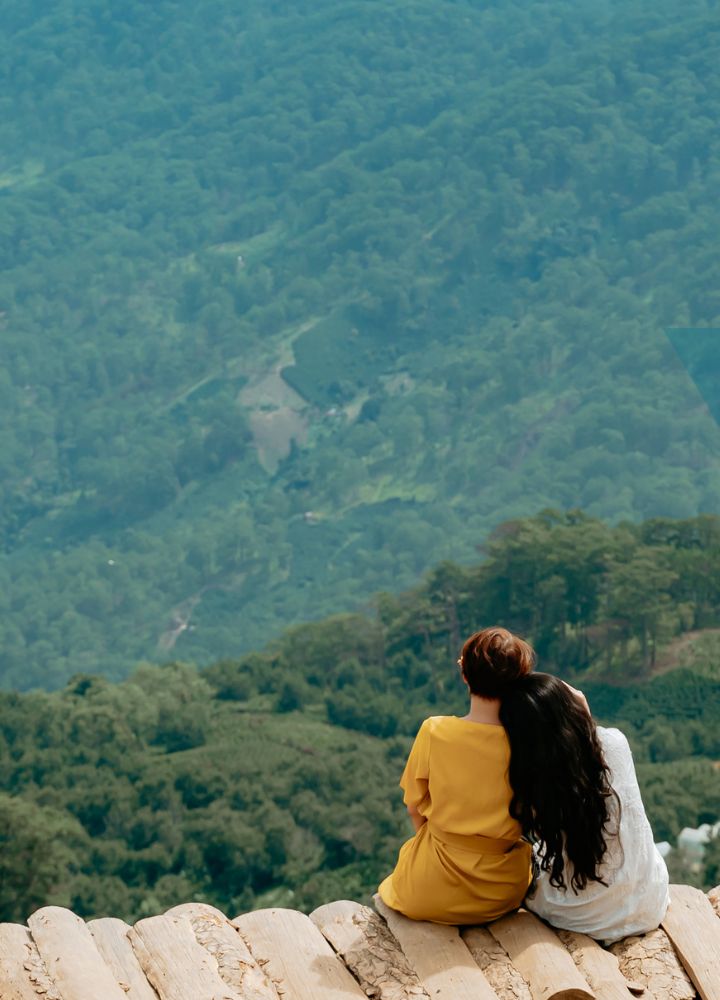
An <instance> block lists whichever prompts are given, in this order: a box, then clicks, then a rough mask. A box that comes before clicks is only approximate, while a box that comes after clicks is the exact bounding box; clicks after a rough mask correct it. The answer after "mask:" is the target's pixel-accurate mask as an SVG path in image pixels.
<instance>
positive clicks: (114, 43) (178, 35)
mask: <svg viewBox="0 0 720 1000" xmlns="http://www.w3.org/2000/svg"><path fill="white" fill-rule="evenodd" d="M0 21H1V23H2V28H3V30H2V32H0V82H1V90H0V95H1V96H0V104H1V105H2V114H0V150H2V153H1V154H0V234H2V238H1V239H0V341H1V344H2V347H1V350H2V364H1V365H0V650H1V656H2V673H1V677H0V683H1V684H2V686H3V687H4V688H6V689H16V690H28V689H32V688H44V689H59V690H60V691H61V692H62V693H61V694H59V695H58V698H60V699H64V701H62V703H63V704H65V703H68V704H72V705H75V704H76V701H77V705H78V712H80V710H81V709H82V712H85V710H86V709H87V708H88V706H91V705H96V704H97V705H98V706H99V705H100V704H105V702H104V701H103V699H111V698H119V699H124V698H126V697H127V698H130V697H131V695H133V692H136V691H137V690H138V684H139V683H140V681H139V680H138V679H137V676H136V675H133V676H135V677H136V679H135V680H133V681H131V682H130V683H129V685H128V686H127V687H120V688H117V689H116V688H104V687H102V686H101V687H99V688H98V689H97V691H96V689H95V687H94V686H91V689H89V691H88V694H87V695H86V696H84V697H83V698H80V697H79V696H78V695H75V694H72V693H71V691H70V689H68V688H67V687H66V684H67V683H68V681H69V679H70V678H71V677H73V676H74V675H76V674H77V673H78V672H80V673H84V674H93V675H94V674H102V675H104V676H105V677H107V678H109V679H111V680H120V679H122V678H124V677H127V676H128V674H129V673H130V672H131V670H132V669H133V666H134V665H135V664H137V663H138V662H139V661H146V662H163V661H168V660H179V661H182V662H193V663H197V664H200V665H208V664H210V663H217V661H221V660H223V659H225V660H229V661H233V662H235V661H237V659H238V657H243V656H244V655H245V654H246V653H249V651H251V650H254V649H255V650H256V649H262V648H264V647H265V646H266V644H267V643H268V642H269V641H271V640H275V639H277V637H278V636H280V635H283V634H285V635H287V634H288V633H286V632H285V631H284V630H285V629H286V628H287V627H289V626H292V625H293V624H294V623H300V622H306V621H309V620H311V619H314V620H321V619H324V618H326V617H327V616H328V615H332V614H335V613H339V612H353V613H357V614H359V615H361V616H362V615H365V614H370V613H371V610H372V609H371V600H370V596H369V595H372V594H374V593H378V592H381V591H386V592H389V593H395V594H397V593H399V592H400V591H402V590H403V588H407V587H410V586H413V585H414V584H415V583H416V582H417V580H418V579H419V578H420V577H421V576H422V574H423V573H425V572H426V571H428V570H429V569H430V568H431V567H432V566H435V565H438V564H440V563H442V562H443V561H445V560H450V561H452V562H453V563H455V564H457V566H465V567H470V566H472V565H473V564H474V562H475V561H476V560H477V558H478V551H477V546H478V545H480V544H482V542H483V539H485V538H486V537H487V535H488V533H489V532H491V531H493V529H496V528H497V526H498V525H499V524H500V523H501V522H504V521H507V520H509V519H513V518H523V517H528V516H530V515H533V514H535V513H536V512H537V511H539V510H542V509H543V508H558V509H562V510H566V509H574V508H582V509H583V510H585V511H586V512H587V514H588V515H589V516H590V517H593V518H602V519H604V520H606V521H607V522H608V523H610V524H614V525H622V524H625V523H627V524H636V525H638V524H640V523H641V522H642V521H643V520H647V519H648V518H655V517H663V518H676V519H685V520H687V519H692V518H695V517H696V516H697V515H700V514H712V513H717V512H719V511H720V461H719V459H718V446H719V444H720V430H719V429H718V427H717V425H716V423H715V422H714V420H713V418H712V415H711V413H710V412H709V410H708V409H707V407H706V406H705V404H704V402H703V399H702V396H701V395H700V393H699V392H698V390H697V388H696V386H695V384H694V383H693V380H692V378H691V377H690V376H689V375H688V374H687V372H686V370H685V368H684V366H683V364H682V362H681V360H680V359H679V358H678V357H677V355H676V353H675V350H674V348H673V346H672V343H671V341H670V339H669V337H668V335H667V331H668V330H669V329H671V328H676V327H680V328H709V327H712V326H716V327H717V326H719V325H720V291H719V289H720V280H719V279H720V273H719V272H718V258H717V232H718V229H720V197H719V194H720V167H719V166H718V164H719V163H720V157H719V156H718V153H719V151H720V150H719V149H718V144H719V142H720V139H719V138H718V134H717V129H716V128H715V122H717V120H718V118H719V117H720V88H719V87H718V78H717V67H718V65H720V45H719V43H718V39H719V34H720V28H719V25H718V21H717V9H716V5H715V3H714V2H713V0H688V2H687V3H685V4H683V5H682V6H679V5H678V4H677V3H676V2H674V0H653V2H652V3H651V2H649V0H623V2H620V0H600V2H598V0H573V2H570V0H525V2H519V0H492V2H488V3H480V2H478V0H415V2H413V3H411V4H403V5H398V4H396V3H393V2H390V0H362V2H361V0H344V2H343V3H342V4H338V3H337V2H331V0H314V2H313V3H307V2H306V0H283V2H282V3H279V2H277V0H262V2H260V0H246V2H244V3H243V4H240V5H238V4H236V3H231V2H230V0H201V2H199V3H198V2H193V3H190V2H189V0H154V2H153V3H151V4H148V3H145V2H140V0H125V2H124V3H122V4H117V3H112V2H111V0H80V2H75V0H73V2H71V0H55V2H53V3H49V2H47V0H27V2H25V3H23V4H15V5H12V6H7V5H6V9H5V10H3V12H2V14H1V15H0ZM593 530H598V531H599V530H600V529H593ZM621 530H622V531H626V532H627V533H629V534H630V535H631V536H632V537H634V538H635V537H640V536H637V535H634V534H633V531H634V530H635V529H631V528H623V529H621ZM698 530H700V529H699V528H698ZM642 544H643V545H644V546H649V548H650V549H651V550H652V551H651V552H650V553H649V554H648V553H646V552H645V549H643V550H642V559H645V558H646V556H647V558H648V559H649V560H650V562H651V563H652V571H653V573H654V574H655V576H654V577H653V580H651V581H649V582H648V581H647V580H646V578H645V576H644V575H643V574H644V569H645V565H644V563H643V562H642V560H641V556H640V555H639V556H638V559H639V560H641V561H639V562H632V561H629V562H625V563H623V553H622V552H619V553H617V554H616V557H613V558H617V560H619V561H618V562H617V566H616V569H615V570H613V571H612V572H614V573H616V576H615V577H614V578H613V581H614V582H613V586H614V587H615V588H616V589H615V590H614V591H613V592H614V593H615V594H617V595H622V594H624V593H627V594H630V595H631V596H633V598H634V599H635V598H636V591H635V585H636V583H637V582H638V581H639V580H641V581H642V590H643V592H645V590H646V584H647V585H648V586H649V591H648V593H649V594H651V595H652V594H655V595H658V594H670V595H671V596H670V598H669V603H668V602H665V603H663V599H661V598H660V597H657V600H656V598H655V597H652V596H650V597H647V601H646V605H645V606H644V607H643V610H642V613H641V615H640V618H639V619H634V620H633V623H632V624H627V625H622V626H616V625H615V624H612V621H613V614H612V613H611V612H610V611H609V610H608V609H605V610H604V611H603V612H602V614H606V613H607V617H606V618H604V619H603V620H602V621H603V622H605V623H606V624H602V623H600V625H598V622H597V621H594V622H593V623H592V624H590V623H589V622H590V619H591V618H592V617H593V615H599V614H600V611H599V610H598V607H597V601H598V600H599V597H598V595H597V594H596V595H595V596H592V597H589V598H588V601H589V602H590V603H589V605H588V606H587V607H586V606H585V605H583V606H575V607H572V606H571V605H572V600H571V599H570V598H569V597H567V595H564V594H563V593H562V592H561V591H560V590H559V589H558V588H559V587H560V584H559V583H557V580H556V579H555V577H554V576H553V575H552V574H551V575H550V576H549V577H547V578H546V589H545V590H544V591H543V596H542V600H543V605H542V607H543V611H542V613H540V612H538V614H539V615H540V617H542V619H543V620H542V622H529V623H528V624H529V626H530V627H531V629H532V631H533V632H537V634H538V637H540V638H541V639H542V642H543V643H546V644H547V649H548V651H549V652H550V653H551V654H552V656H557V657H558V662H559V663H560V662H562V663H563V664H565V663H566V662H570V661H572V660H573V658H574V657H580V660H581V661H582V663H583V664H585V663H589V662H590V661H592V660H593V659H594V658H597V650H598V649H599V648H600V647H601V646H604V639H603V638H602V637H601V636H600V634H599V633H598V632H597V631H593V629H597V628H601V629H604V630H605V632H606V633H607V635H608V636H609V637H610V638H611V640H612V641H611V642H609V644H607V649H608V650H609V652H608V653H607V656H608V658H609V660H611V661H612V662H610V663H609V664H608V669H612V670H622V669H624V667H623V666H622V664H623V662H624V659H623V656H624V654H623V643H625V645H626V646H627V647H628V649H629V650H630V651H631V660H632V662H633V664H636V663H639V664H642V663H643V662H648V661H651V660H652V657H653V655H654V650H655V647H656V645H657V642H658V641H659V638H662V636H658V634H656V633H657V629H659V628H660V629H662V630H664V631H663V636H664V635H665V634H666V633H667V634H670V633H673V632H677V631H678V630H681V629H683V628H686V627H688V625H687V618H688V616H690V617H692V616H693V615H696V617H698V619H702V618H703V616H704V615H706V614H708V615H710V617H712V615H711V613H710V612H709V611H708V606H706V604H704V603H703V602H704V600H705V597H704V595H705V593H706V591H707V590H708V588H710V589H711V583H710V582H709V581H708V580H707V579H706V577H705V576H704V575H703V574H702V572H701V571H698V576H697V581H696V583H694V584H693V585H692V586H693V587H696V588H697V590H696V591H692V592H688V593H685V592H683V593H682V594H681V595H676V594H675V589H678V590H682V585H681V583H680V581H681V580H684V579H686V577H685V576H684V575H683V573H684V569H682V571H681V570H680V569H678V568H677V566H676V564H675V563H673V566H672V568H670V567H666V566H665V565H664V564H662V558H661V559H660V563H661V565H659V566H656V565H655V563H654V562H653V561H652V560H653V559H654V553H656V549H657V550H659V549H661V548H662V545H661V544H660V543H659V542H656V541H654V540H650V541H649V542H647V543H646V542H643V543H642ZM663 544H665V543H663ZM667 545H668V547H669V548H670V549H672V543H667ZM673 551H674V550H673ZM676 556H677V559H678V560H680V561H682V560H686V561H687V562H688V564H692V563H693V560H696V561H698V562H699V561H701V557H700V556H699V555H698V554H697V552H696V551H695V550H694V549H691V548H690V549H687V550H684V549H681V548H678V549H677V551H676ZM508 558H510V556H508ZM663 558H664V557H663ZM610 562H612V563H613V565H616V564H615V563H614V562H613V560H612V559H611V560H610ZM683 565H684V564H683ZM456 572H457V573H462V572H464V571H462V570H460V569H457V570H456ZM469 572H470V577H469V578H472V579H474V576H473V572H474V571H469ZM543 572H544V570H543ZM676 573H677V574H678V576H677V579H676V580H675V579H671V577H673V574H676ZM600 575H602V574H600ZM433 578H435V577H433ZM531 583H532V581H531V580H530V581H528V586H529V585H530V584H531ZM688 586H690V585H689V584H688ZM623 587H624V588H625V590H624V591H623ZM602 599H603V600H606V599H607V595H605V594H603V598H602ZM637 599H638V600H639V598H637ZM513 600H517V601H518V602H519V604H518V608H519V607H520V605H521V604H522V601H523V600H524V598H523V597H522V595H521V594H520V595H515V596H514V597H513ZM617 600H618V606H619V607H620V608H622V607H624V606H625V604H624V597H621V596H619V597H618V598H617ZM497 601H501V598H500V596H498V597H497V599H496V604H495V605H493V607H496V606H497ZM593 602H595V603H593ZM514 613H515V612H513V614H514ZM517 613H518V615H519V614H520V610H518V612H517ZM523 613H524V612H523ZM563 615H567V616H568V617H567V618H566V619H563ZM548 616H549V617H548ZM363 620H364V619H363ZM563 620H565V621H566V622H567V626H566V627H565V629H564V631H563V628H562V627H561V625H560V624H559V623H561V622H562V621H563ZM549 622H552V623H553V624H552V625H551V624H549ZM581 622H582V624H580V623H581ZM698 627H702V624H701V625H700V626H698ZM541 633H542V634H541ZM289 634H292V633H289ZM283 641H286V640H283ZM417 642H418V643H419V644H420V646H423V643H424V642H425V640H424V639H422V637H420V639H418V640H417ZM412 655H413V656H417V662H421V660H422V658H421V657H420V656H419V654H416V653H413V654H412ZM563 657H565V659H563ZM578 662H580V661H578ZM143 669H145V668H143ZM217 669H218V668H217V666H215V667H213V670H215V671H216V672H217ZM417 669H418V670H420V671H422V670H425V669H428V668H427V667H426V666H423V667H418V668H417ZM633 669H635V666H633ZM638 669H641V667H638ZM141 676H143V677H144V676H145V675H144V674H142V675H141ZM148 676H151V675H148ZM152 676H154V675H152ZM97 683H98V684H99V682H97ZM142 683H145V681H143V682H142ZM147 683H150V682H149V681H147ZM207 683H209V682H207ZM367 683H369V681H367ZM426 688H427V683H426V682H424V681H423V682H422V684H420V687H419V689H418V690H419V691H420V692H421V693H422V695H423V697H424V693H425V690H426ZM100 692H102V693H100ZM37 697H38V698H41V696H40V695H38V696H37ZM207 697H208V701H207V704H208V711H209V712H210V710H211V709H212V711H213V712H215V711H216V710H217V711H220V709H221V708H222V710H223V711H226V710H227V706H226V705H225V704H224V703H223V704H222V705H221V704H220V702H217V704H216V701H215V700H214V697H213V696H212V695H211V694H208V696H207ZM41 703H42V704H43V705H45V704H47V705H48V712H52V711H53V709H52V706H53V705H57V704H60V703H61V702H60V701H58V702H56V701H53V700H50V701H48V702H47V703H46V702H45V701H42V699H41ZM19 704H25V702H22V701H21V702H20V703H19ZM28 704H29V703H28ZM323 711H324V709H323ZM211 714H212V713H211ZM341 714H342V713H341ZM243 718H246V716H245V715H243ZM317 724H318V725H320V723H319V722H318V723H317ZM138 725H139V723H138ZM403 731H404V730H403ZM133 732H134V731H133ZM144 732H145V730H143V729H142V727H140V729H139V730H138V733H136V735H135V736H133V739H135V738H137V739H139V740H142V739H145V736H144V735H143V733H144ZM323 732H324V730H323ZM330 732H331V735H329V736H328V737H327V738H328V739H330V738H336V736H335V735H334V731H330ZM138 734H139V735H138ZM48 738H50V737H49V736H48ZM128 738H130V737H128ZM321 738H325V737H321V736H320V735H318V739H321ZM156 752H157V753H160V751H156ZM183 752H187V753H196V752H205V751H195V750H188V751H183ZM377 753H378V754H380V755H381V756H382V754H383V753H385V750H384V748H381V747H379V746H378V749H377ZM163 759H164V758H163ZM172 759H173V760H174V759H175V757H173V758H172ZM27 780H28V781H30V782H32V781H33V780H34V779H32V778H31V777H28V779H27ZM168 780H169V779H168ZM173 780H174V779H173ZM38 787H40V786H39V785H38ZM23 801H24V800H23ZM27 808H31V806H29V805H28V806H27ZM32 808H34V806H32ZM43 808H48V809H53V808H55V806H51V805H47V806H43ZM78 809H79V807H78ZM59 821H60V820H58V822H59ZM63 822H64V820H63ZM78 822H80V820H78ZM81 825H82V824H81ZM78 836H80V832H79V828H78ZM113 836H114V835H111V834H108V838H109V839H107V843H111V842H112V843H118V844H119V843H120V842H121V841H122V842H123V843H124V841H123V840H122V837H120V835H119V834H118V837H119V839H116V840H113ZM122 836H125V834H123V835H122ZM138 836H140V835H139V834H138ZM140 840H142V837H141V836H140ZM64 842H65V841H63V843H64ZM105 842H106V841H103V843H105ZM58 843H60V840H58ZM114 849H115V848H112V850H114ZM108 850H110V848H108ZM119 850H120V848H119V847H118V851H119ZM138 850H145V848H140V847H138ZM341 853H342V852H341ZM114 863H115V862H111V861H108V860H107V859H106V860H104V861H102V862H101V861H100V860H99V861H98V864H99V865H100V864H103V865H105V866H106V870H107V871H108V872H111V871H112V872H114V871H115V868H113V865H114ZM118 864H119V862H118ZM104 877H105V876H104ZM106 877H107V879H112V878H119V877H120V876H117V875H116V874H107V876H106ZM133 877H135V876H133ZM159 877H160V876H158V878H159ZM168 877H169V876H168ZM173 877H176V876H173ZM241 881H242V880H241ZM251 882H252V880H251ZM108 884H109V883H108ZM123 884H125V883H123ZM127 884H130V883H127ZM244 884H245V883H243V885H244ZM248 884H250V883H248ZM253 884H254V883H253ZM257 888H258V891H260V890H261V888H262V887H261V886H260V885H259V884H258V886H257ZM242 891H245V890H244V889H243V890H242ZM253 891H255V890H253ZM135 905H136V904H135V902H133V903H132V905H131V904H130V902H128V904H127V907H126V908H127V909H132V908H133V907H134V906H135ZM93 906H94V904H91V903H88V904H87V906H85V909H86V910H87V909H88V908H89V909H92V908H93ZM117 906H118V908H119V909H121V910H122V909H123V904H121V903H120V902H118V903H117Z"/></svg>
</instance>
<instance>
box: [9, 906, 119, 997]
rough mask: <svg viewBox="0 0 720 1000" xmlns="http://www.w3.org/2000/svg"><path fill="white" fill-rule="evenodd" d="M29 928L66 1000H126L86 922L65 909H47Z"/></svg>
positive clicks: (42, 910) (42, 911)
mask: <svg viewBox="0 0 720 1000" xmlns="http://www.w3.org/2000/svg"><path fill="white" fill-rule="evenodd" d="M28 926H29V928H30V932H31V934H32V936H33V940H34V941H35V944H36V945H37V948H38V951H39V952H40V955H41V957H42V959H43V961H44V962H45V966H46V968H47V971H48V973H49V974H50V979H51V981H52V982H54V983H55V985H56V986H57V989H58V992H59V993H60V995H61V996H62V998H63V1000H97V998H98V997H102V998H103V1000H126V994H125V991H124V990H123V989H122V988H121V987H120V985H119V984H118V981H117V979H116V978H115V976H114V975H113V973H112V971H111V969H110V968H109V967H108V965H107V963H106V962H105V959H104V958H103V957H102V955H101V954H100V952H99V951H98V949H97V945H96V944H95V940H94V938H93V936H92V934H91V933H90V931H89V929H88V927H87V925H86V924H85V921H84V920H81V919H80V917H78V916H76V915H75V914H74V913H72V912H71V911H70V910H66V909H64V908H63V907H62V906H44V907H43V908H42V909H41V910H37V911H36V912H35V913H33V915H32V916H31V917H30V918H29V920H28Z"/></svg>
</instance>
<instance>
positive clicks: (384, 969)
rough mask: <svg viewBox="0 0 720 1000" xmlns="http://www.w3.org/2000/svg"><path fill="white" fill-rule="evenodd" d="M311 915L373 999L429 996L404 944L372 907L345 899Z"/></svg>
mask: <svg viewBox="0 0 720 1000" xmlns="http://www.w3.org/2000/svg"><path fill="white" fill-rule="evenodd" d="M310 919H311V920H312V922H313V923H314V924H315V926H316V927H317V928H319V930H320V931H321V933H322V934H323V936H324V937H325V938H326V939H327V940H328V941H329V942H330V944H331V945H332V947H333V948H334V949H335V952H336V953H337V954H338V955H339V956H340V957H341V958H342V960H343V962H344V963H345V965H346V966H347V967H348V969H349V970H350V971H351V972H352V974H353V975H354V976H355V978H356V979H357V981H358V982H359V983H360V985H361V987H362V988H363V989H364V990H365V993H366V994H367V995H368V996H369V997H373V1000H410V998H415V1000H429V998H428V995H427V993H426V992H425V990H424V989H423V987H422V986H421V985H420V980H419V979H418V977H417V976H416V975H415V973H414V972H413V970H412V969H411V968H410V965H409V963H408V960H407V958H406V957H405V955H404V954H403V951H402V949H401V948H400V945H399V944H398V943H397V941H396V939H395V938H394V937H393V935H392V934H391V933H390V931H389V930H388V927H387V925H386V923H385V921H384V920H382V919H381V918H380V917H379V916H378V915H377V913H374V912H373V911H372V910H371V909H370V907H368V906H362V905H361V904H360V903H352V902H350V901H349V900H346V899H343V900H339V901H338V902H335V903H327V904H326V905H325V906H320V907H318V909H317V910H314V911H313V912H312V913H311V914H310Z"/></svg>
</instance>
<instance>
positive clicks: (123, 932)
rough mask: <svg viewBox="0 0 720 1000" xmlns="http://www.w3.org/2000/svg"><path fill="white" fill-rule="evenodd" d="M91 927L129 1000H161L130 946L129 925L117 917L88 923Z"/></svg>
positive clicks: (102, 953) (106, 961)
mask: <svg viewBox="0 0 720 1000" xmlns="http://www.w3.org/2000/svg"><path fill="white" fill-rule="evenodd" d="M88 927H89V928H90V933H91V934H92V936H93V938H94V940H95V944H96V945H97V949H98V951H99V952H100V954H101V955H102V957H103V958H104V959H105V964H106V965H107V966H108V967H109V968H110V969H112V972H113V975H114V976H115V978H116V979H117V981H118V983H119V985H120V988H121V989H122V990H123V991H124V993H125V996H126V997H127V1000H158V995H157V993H156V992H155V990H154V989H153V988H152V986H151V985H150V983H149V982H148V981H147V977H146V976H145V973H144V972H143V970H142V967H141V965H140V962H139V961H138V959H137V955H136V954H135V952H134V951H133V946H132V945H131V944H130V938H129V937H128V935H129V933H130V927H129V925H128V924H126V923H125V921H124V920H117V919H116V918H115V917H101V918H100V919H98V920H89V921H88Z"/></svg>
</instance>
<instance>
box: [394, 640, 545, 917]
mask: <svg viewBox="0 0 720 1000" xmlns="http://www.w3.org/2000/svg"><path fill="white" fill-rule="evenodd" d="M534 662H535V654H534V652H533V650H532V648H531V647H530V646H529V645H528V644H527V643H526V642H524V641H523V640H522V639H520V638H519V637H518V636H515V635H513V634H512V633H511V632H508V631H507V629H503V628H486V629H483V630H482V631H480V632H476V633H475V634H474V635H471V636H470V638H469V639H468V640H467V641H466V642H465V644H464V645H463V648H462V653H461V656H460V659H459V660H458V664H459V666H460V671H461V674H462V677H463V680H464V682H465V684H466V685H467V687H468V689H469V692H470V710H469V712H468V714H467V715H465V716H463V717H462V718H460V717H458V716H455V715H437V716H433V717H432V718H429V719H426V720H425V721H424V722H423V724H422V725H421V727H420V730H419V732H418V734H417V736H416V738H415V742H414V744H413V747H412V750H411V751H410V756H409V757H408V761H407V765H406V767H405V770H404V772H403V776H402V778H401V780H400V786H401V788H402V789H403V791H404V802H405V805H406V806H407V808H408V812H409V813H410V818H411V819H412V821H413V824H414V826H415V836H414V837H412V838H411V839H410V840H408V841H407V842H406V843H405V844H403V846H402V847H401V848H400V854H399V856H398V860H397V864H396V866H395V870H394V871H393V872H392V874H391V875H388V877H387V878H386V879H385V880H384V881H383V882H382V884H381V885H380V888H379V890H378V892H379V894H380V898H381V899H382V900H383V902H384V903H386V904H387V906H390V907H392V908H393V909H394V910H399V911H400V913H404V914H405V915H406V916H408V917H412V918H413V919H414V920H432V921H434V922H435V923H441V924H479V923H485V922H486V921H489V920H495V919H496V918H497V917H501V916H503V914H505V913H509V912H510V911H511V910H514V909H516V908H517V907H518V906H519V905H520V903H521V902H522V900H523V897H524V896H525V893H526V892H527V889H528V886H529V885H530V881H531V857H532V853H531V848H530V845H529V844H528V843H526V842H525V841H524V840H522V839H521V836H522V830H521V828H520V824H519V823H518V822H517V821H516V820H514V819H513V818H512V817H511V815H510V800H511V798H512V789H511V787H510V783H509V780H508V768H509V764H510V744H509V742H508V738H507V735H506V733H505V729H504V727H503V725H502V723H501V722H500V717H499V709H500V698H501V695H502V694H503V692H504V691H505V690H506V689H507V687H508V685H510V684H512V683H513V681H515V680H518V679H519V678H520V677H523V676H525V675H526V674H528V673H530V671H531V670H532V669H533V666H534Z"/></svg>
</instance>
